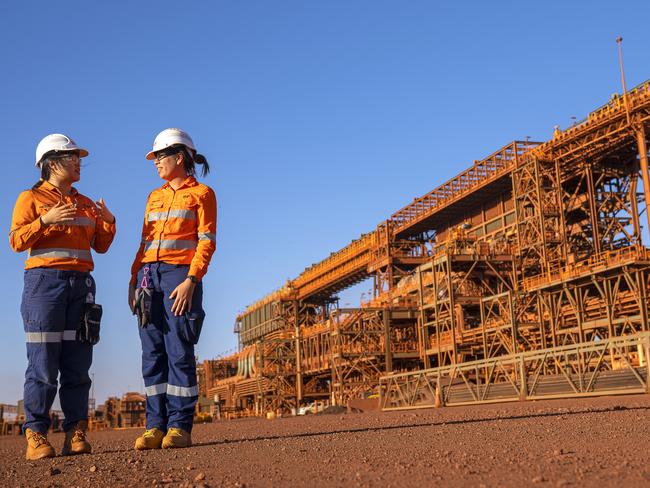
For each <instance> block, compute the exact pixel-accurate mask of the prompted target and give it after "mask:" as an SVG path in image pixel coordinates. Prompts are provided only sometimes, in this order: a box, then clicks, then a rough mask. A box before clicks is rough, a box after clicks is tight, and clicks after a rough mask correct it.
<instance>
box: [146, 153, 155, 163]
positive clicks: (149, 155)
mask: <svg viewBox="0 0 650 488" xmlns="http://www.w3.org/2000/svg"><path fill="white" fill-rule="evenodd" d="M145 158H147V159H148V160H149V161H151V160H153V159H156V153H155V151H149V152H148V153H147V155H146V156H145Z"/></svg>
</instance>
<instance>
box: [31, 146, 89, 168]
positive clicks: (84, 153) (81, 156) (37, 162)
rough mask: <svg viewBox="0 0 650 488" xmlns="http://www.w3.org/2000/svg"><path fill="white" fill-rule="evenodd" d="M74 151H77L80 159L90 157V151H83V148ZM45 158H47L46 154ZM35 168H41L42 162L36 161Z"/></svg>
mask: <svg viewBox="0 0 650 488" xmlns="http://www.w3.org/2000/svg"><path fill="white" fill-rule="evenodd" d="M74 151H77V152H78V153H79V157H80V158H85V157H86V156H88V151H86V150H85V149H83V148H81V147H78V148H77V149H74ZM43 156H45V154H44V155H43ZM41 159H43V158H41ZM34 166H36V167H37V168H40V167H41V161H40V160H39V161H36V163H34Z"/></svg>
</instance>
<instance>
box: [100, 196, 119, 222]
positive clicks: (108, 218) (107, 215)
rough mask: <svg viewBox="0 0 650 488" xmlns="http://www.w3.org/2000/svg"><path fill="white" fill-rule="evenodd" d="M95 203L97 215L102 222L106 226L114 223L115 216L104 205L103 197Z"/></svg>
mask: <svg viewBox="0 0 650 488" xmlns="http://www.w3.org/2000/svg"><path fill="white" fill-rule="evenodd" d="M95 203H96V204H97V213H98V214H99V216H100V217H101V218H102V219H103V220H104V222H106V223H108V224H112V223H113V222H115V216H114V215H113V214H112V213H111V211H110V210H109V209H108V207H107V206H106V204H105V203H104V197H102V198H100V199H99V201H98V202H95Z"/></svg>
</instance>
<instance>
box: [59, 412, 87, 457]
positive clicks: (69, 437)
mask: <svg viewBox="0 0 650 488" xmlns="http://www.w3.org/2000/svg"><path fill="white" fill-rule="evenodd" d="M86 430H88V422H86V421H85V420H80V421H79V422H77V425H75V426H74V427H73V428H72V429H70V430H69V431H68V432H66V433H65V440H64V441H63V449H61V455H62V456H71V455H74V454H90V453H91V452H92V448H91V447H90V444H89V443H88V441H87V440H86Z"/></svg>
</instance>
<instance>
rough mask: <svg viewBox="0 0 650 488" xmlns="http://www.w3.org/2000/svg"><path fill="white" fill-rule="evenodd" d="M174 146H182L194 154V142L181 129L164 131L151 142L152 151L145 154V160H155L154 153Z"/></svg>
mask: <svg viewBox="0 0 650 488" xmlns="http://www.w3.org/2000/svg"><path fill="white" fill-rule="evenodd" d="M176 144H182V145H183V146H185V147H187V148H189V149H191V150H192V151H193V152H194V153H196V148H195V147H194V142H193V141H192V138H191V137H190V135H189V134H188V133H187V132H185V131H184V130H181V129H165V130H164V131H162V132H161V133H160V134H158V135H157V136H156V139H155V140H154V141H153V149H151V151H149V152H148V153H147V159H155V157H156V155H155V154H154V153H156V152H158V151H162V150H163V149H166V148H168V147H171V146H175V145H176Z"/></svg>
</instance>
